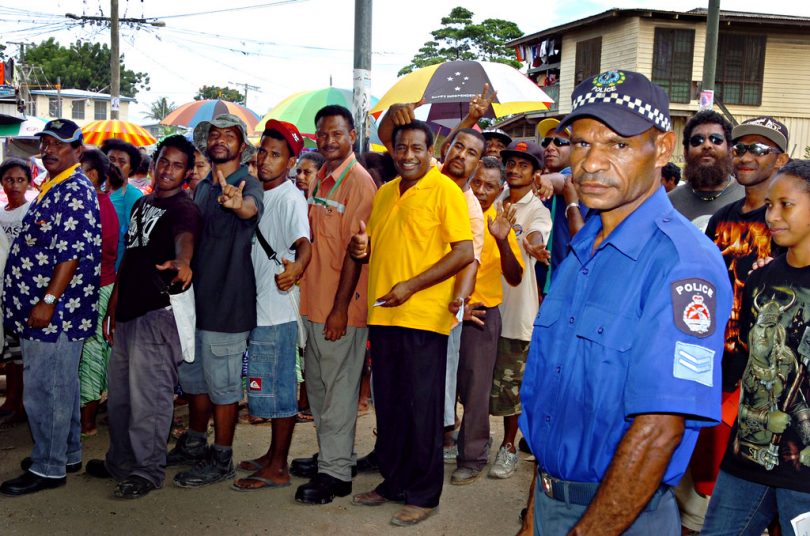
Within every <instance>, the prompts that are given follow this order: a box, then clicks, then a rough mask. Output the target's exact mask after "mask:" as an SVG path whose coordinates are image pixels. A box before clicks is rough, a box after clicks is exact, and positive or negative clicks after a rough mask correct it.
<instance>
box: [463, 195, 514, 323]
mask: <svg viewBox="0 0 810 536" xmlns="http://www.w3.org/2000/svg"><path fill="white" fill-rule="evenodd" d="M497 215H498V210H497V208H496V207H495V204H494V203H493V204H492V206H490V207H489V208H488V209H487V211H486V212H484V247H483V249H482V250H481V265H480V266H479V267H478V274H477V275H476V277H475V290H474V291H473V293H472V296H470V303H476V302H481V303H483V304H484V305H485V306H487V307H495V306H496V305H500V304H501V302H502V301H503V286H502V284H501V276H502V275H503V270H502V269H501V251H500V250H499V249H498V244H497V243H496V242H495V237H494V236H492V233H490V232H489V218H492V219H493V220H494V219H495V217H496V216H497ZM506 240H507V241H508V242H509V249H511V250H512V254H513V255H514V256H515V258H516V259H517V261H518V264H520V266H521V267H523V269H524V270H525V269H526V266H525V265H524V263H523V256H522V255H521V254H520V246H518V242H517V237H516V236H515V232H514V231H513V230H511V229H510V231H509V235H508V236H507V237H506Z"/></svg>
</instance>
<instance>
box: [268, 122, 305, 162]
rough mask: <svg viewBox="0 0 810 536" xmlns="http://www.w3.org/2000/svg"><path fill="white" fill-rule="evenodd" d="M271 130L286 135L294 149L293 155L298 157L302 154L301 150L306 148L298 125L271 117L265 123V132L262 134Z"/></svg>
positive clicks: (288, 142) (285, 137) (291, 147)
mask: <svg viewBox="0 0 810 536" xmlns="http://www.w3.org/2000/svg"><path fill="white" fill-rule="evenodd" d="M271 130H275V131H276V132H278V133H279V134H281V135H282V136H283V137H284V139H285V140H286V141H287V144H288V145H289V146H290V149H292V152H293V154H292V155H293V156H294V157H296V158H297V157H298V155H300V154H301V150H302V149H303V148H304V138H303V137H302V136H301V133H300V132H299V131H298V127H296V126H295V125H293V124H292V123H288V122H287V121H279V120H277V119H270V120H268V121H267V123H265V125H264V133H263V134H262V136H264V135H266V134H267V133H268V132H269V131H271Z"/></svg>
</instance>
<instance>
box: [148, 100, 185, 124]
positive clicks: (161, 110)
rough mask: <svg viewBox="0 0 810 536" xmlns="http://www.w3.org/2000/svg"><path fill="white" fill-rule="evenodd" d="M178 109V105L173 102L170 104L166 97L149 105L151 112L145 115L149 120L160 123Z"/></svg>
mask: <svg viewBox="0 0 810 536" xmlns="http://www.w3.org/2000/svg"><path fill="white" fill-rule="evenodd" d="M175 108H177V105H176V104H175V103H173V102H169V99H167V98H166V97H160V98H159V99H157V100H155V101H152V103H151V104H149V111H148V112H147V113H146V114H144V116H145V117H146V118H147V119H154V120H155V121H160V120H161V119H163V118H164V117H166V116H167V115H169V114H170V113H172V112H173V111H174V109H175Z"/></svg>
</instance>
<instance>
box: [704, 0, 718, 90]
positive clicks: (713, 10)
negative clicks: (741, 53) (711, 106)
mask: <svg viewBox="0 0 810 536" xmlns="http://www.w3.org/2000/svg"><path fill="white" fill-rule="evenodd" d="M719 28H720V0H709V13H708V15H707V17H706V50H705V52H704V54H703V84H702V88H701V89H703V90H706V89H711V90H714V76H715V69H716V66H717V34H718V33H719V31H720V30H719Z"/></svg>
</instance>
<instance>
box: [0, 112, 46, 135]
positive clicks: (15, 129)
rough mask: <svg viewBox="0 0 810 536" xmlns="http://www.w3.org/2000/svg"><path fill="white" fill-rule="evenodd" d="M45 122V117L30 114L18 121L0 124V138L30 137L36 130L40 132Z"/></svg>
mask: <svg viewBox="0 0 810 536" xmlns="http://www.w3.org/2000/svg"><path fill="white" fill-rule="evenodd" d="M47 122H48V120H47V119H40V118H39V117H34V116H31V117H26V118H25V120H24V121H22V122H20V123H9V124H7V125H0V138H6V137H8V138H17V137H31V136H33V135H34V134H36V133H37V132H41V131H42V128H43V127H44V126H45V123H47Z"/></svg>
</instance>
